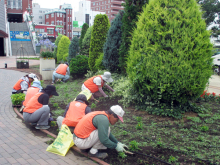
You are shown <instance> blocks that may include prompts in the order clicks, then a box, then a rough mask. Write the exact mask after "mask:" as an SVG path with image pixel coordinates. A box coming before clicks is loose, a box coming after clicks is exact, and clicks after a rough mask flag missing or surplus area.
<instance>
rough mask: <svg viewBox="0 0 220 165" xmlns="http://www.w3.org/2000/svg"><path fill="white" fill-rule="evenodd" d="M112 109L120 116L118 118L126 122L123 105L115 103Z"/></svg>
mask: <svg viewBox="0 0 220 165" xmlns="http://www.w3.org/2000/svg"><path fill="white" fill-rule="evenodd" d="M110 109H111V110H112V112H114V113H115V114H116V115H117V116H118V118H119V119H120V120H121V122H124V120H123V115H124V113H125V111H124V110H123V109H122V107H121V106H119V105H113V106H111V108H110Z"/></svg>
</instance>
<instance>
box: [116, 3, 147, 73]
mask: <svg viewBox="0 0 220 165" xmlns="http://www.w3.org/2000/svg"><path fill="white" fill-rule="evenodd" d="M148 1H149V0H125V3H124V4H123V6H124V11H125V13H124V15H123V18H122V43H121V46H120V49H119V66H120V68H121V71H122V72H125V68H126V61H127V56H128V50H129V47H130V44H131V34H132V32H133V29H135V28H136V22H137V21H138V14H140V13H141V12H142V8H143V6H144V5H145V4H146V3H148Z"/></svg>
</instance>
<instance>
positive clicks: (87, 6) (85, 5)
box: [73, 1, 105, 30]
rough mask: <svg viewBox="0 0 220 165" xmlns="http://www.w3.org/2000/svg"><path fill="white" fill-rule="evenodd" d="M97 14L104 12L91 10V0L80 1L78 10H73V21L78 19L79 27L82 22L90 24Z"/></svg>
mask: <svg viewBox="0 0 220 165" xmlns="http://www.w3.org/2000/svg"><path fill="white" fill-rule="evenodd" d="M97 14H105V12H100V11H92V10H91V1H80V2H79V11H76V12H74V16H73V21H78V25H79V27H81V26H82V25H83V24H84V23H87V24H88V25H89V26H92V25H93V22H94V18H95V16H96V15H97ZM73 30H74V29H73Z"/></svg>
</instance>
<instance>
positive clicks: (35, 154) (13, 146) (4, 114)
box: [0, 69, 96, 165]
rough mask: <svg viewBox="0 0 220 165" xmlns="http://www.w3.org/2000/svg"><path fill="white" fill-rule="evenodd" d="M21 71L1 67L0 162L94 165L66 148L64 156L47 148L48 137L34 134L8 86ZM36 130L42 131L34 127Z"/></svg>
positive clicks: (22, 73)
mask: <svg viewBox="0 0 220 165" xmlns="http://www.w3.org/2000/svg"><path fill="white" fill-rule="evenodd" d="M24 75H25V73H24V72H18V71H13V70H6V69H0V84H1V89H0V146H1V147H0V165H2V164H6V165H11V164H13V165H26V164H31V165H35V164H36V165H39V164H40V165H41V164H42V165H46V164H48V165H51V164H53V165H56V164H57V165H65V164H71V165H93V164H96V163H94V162H93V161H92V160H90V159H88V158H86V157H82V156H80V155H79V154H78V153H75V152H72V151H69V152H68V153H67V155H66V156H65V157H62V156H59V155H56V154H52V153H50V152H47V151H46V148H47V147H48V145H47V144H46V143H45V142H46V141H48V140H50V139H49V138H48V137H45V136H36V135H34V134H33V132H32V131H31V129H30V128H28V126H27V125H25V124H24V123H23V122H22V120H21V119H19V118H17V115H16V113H15V112H14V110H13V108H12V104H11V99H10V95H11V90H12V87H13V85H14V84H15V83H16V82H17V80H18V79H19V78H21V77H22V76H24ZM35 132H41V131H40V130H35Z"/></svg>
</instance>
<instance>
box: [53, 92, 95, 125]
mask: <svg viewBox="0 0 220 165" xmlns="http://www.w3.org/2000/svg"><path fill="white" fill-rule="evenodd" d="M88 105H89V103H88V101H87V98H86V96H85V95H84V94H79V95H78V96H77V97H76V100H75V101H72V102H70V103H69V104H68V105H67V107H66V111H65V113H64V115H63V116H64V117H62V116H59V117H58V118H57V125H58V127H59V129H60V128H61V126H62V124H66V125H67V126H68V127H76V125H77V124H78V122H79V121H80V120H81V119H82V117H83V116H85V115H86V114H87V113H90V112H91V111H92V110H91V108H90V107H89V106H88Z"/></svg>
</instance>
